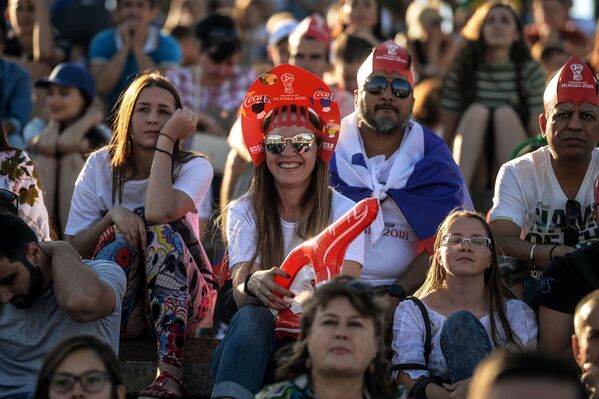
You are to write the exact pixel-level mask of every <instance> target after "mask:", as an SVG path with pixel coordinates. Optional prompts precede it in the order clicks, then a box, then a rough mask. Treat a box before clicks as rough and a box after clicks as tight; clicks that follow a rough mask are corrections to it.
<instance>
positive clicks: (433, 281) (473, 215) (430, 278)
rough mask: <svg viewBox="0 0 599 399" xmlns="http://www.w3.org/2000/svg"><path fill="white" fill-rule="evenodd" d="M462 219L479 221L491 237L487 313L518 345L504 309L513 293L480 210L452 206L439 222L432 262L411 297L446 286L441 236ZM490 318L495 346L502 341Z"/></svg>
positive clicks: (486, 283)
mask: <svg viewBox="0 0 599 399" xmlns="http://www.w3.org/2000/svg"><path fill="white" fill-rule="evenodd" d="M461 218H469V219H475V220H478V221H479V222H480V223H481V224H482V225H483V227H484V228H485V230H486V232H487V237H489V238H490V239H491V248H490V249H491V266H490V267H488V268H487V269H486V270H485V274H484V284H485V286H486V288H487V290H488V292H489V304H488V305H489V315H497V317H498V318H499V321H500V322H501V326H502V327H503V330H504V331H505V334H506V338H507V341H508V342H514V343H516V344H519V343H517V342H516V341H515V340H514V333H513V331H512V328H511V327H510V323H509V322H508V319H507V316H506V314H505V309H504V302H505V300H506V299H509V298H514V295H513V294H512V293H511V291H510V290H509V289H508V288H507V286H506V285H505V284H504V283H503V280H502V279H501V275H500V273H499V262H498V260H497V250H496V246H495V238H494V237H493V233H492V232H491V229H490V227H489V224H488V223H487V221H486V220H485V217H484V216H483V215H482V214H481V213H479V212H473V211H467V210H462V209H455V210H453V211H452V212H451V213H450V214H449V215H447V217H446V218H445V220H444V221H443V223H441V224H440V225H439V228H438V230H437V236H436V238H435V246H434V253H433V256H432V257H431V264H430V267H429V269H428V273H427V274H426V279H425V280H424V283H423V284H422V286H421V287H420V288H419V289H418V291H416V293H414V296H416V297H418V298H422V297H423V296H424V295H426V294H428V293H430V292H433V291H436V290H438V289H441V288H443V287H445V279H446V277H447V272H446V271H445V268H444V267H443V264H442V263H441V260H440V256H441V254H440V251H439V249H440V248H441V246H442V245H443V236H445V235H446V234H448V231H449V228H450V227H451V226H452V225H453V223H454V222H455V221H456V220H458V219H461ZM489 320H490V322H491V337H492V338H493V343H494V344H495V346H499V345H500V344H501V340H500V337H499V334H498V331H497V326H496V322H495V317H489Z"/></svg>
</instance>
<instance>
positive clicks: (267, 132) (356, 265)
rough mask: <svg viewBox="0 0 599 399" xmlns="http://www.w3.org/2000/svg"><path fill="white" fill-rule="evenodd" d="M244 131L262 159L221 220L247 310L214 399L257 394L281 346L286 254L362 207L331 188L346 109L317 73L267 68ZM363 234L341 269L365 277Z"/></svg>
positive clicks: (249, 102)
mask: <svg viewBox="0 0 599 399" xmlns="http://www.w3.org/2000/svg"><path fill="white" fill-rule="evenodd" d="M241 117H242V119H241V121H242V129H243V135H244V138H245V142H246V145H247V147H248V150H249V152H250V155H251V157H252V161H253V163H254V166H255V170H254V177H253V180H252V185H251V187H250V190H249V192H248V193H247V194H246V195H245V196H243V197H241V198H240V199H238V200H237V201H235V202H232V203H230V204H229V205H228V207H227V212H226V214H225V215H224V217H223V220H222V226H223V231H225V232H226V242H227V248H228V256H229V265H230V271H231V274H232V276H233V298H234V299H235V302H236V303H237V306H238V307H239V308H240V309H239V311H238V312H237V313H236V314H235V316H234V317H233V319H232V321H231V325H230V327H229V329H228V331H227V335H226V336H225V338H224V340H223V341H222V342H221V344H220V346H219V347H218V349H217V351H216V352H215V355H214V359H213V371H214V376H215V386H214V390H213V392H212V397H213V398H253V397H254V394H255V393H256V392H258V391H259V390H260V388H261V387H262V384H263V380H264V376H265V374H266V370H267V366H268V363H269V361H270V358H271V355H272V353H273V351H274V349H275V346H276V340H275V335H274V316H273V314H272V313H271V312H270V311H269V308H272V309H275V310H283V309H286V308H288V307H289V303H288V298H286V297H293V293H292V292H291V291H289V290H287V289H284V288H282V287H280V286H279V285H277V284H276V283H275V282H274V281H273V278H274V277H275V276H277V275H278V276H287V273H285V272H284V271H282V270H280V269H279V268H278V266H280V265H281V263H282V262H283V260H284V258H285V256H286V255H287V254H288V253H289V252H290V251H291V250H292V249H293V248H294V247H296V246H297V245H299V244H301V243H302V242H303V241H304V240H307V239H310V238H312V237H314V236H316V235H317V234H318V233H320V232H321V231H322V230H324V229H325V228H326V227H327V226H328V225H329V224H331V223H332V222H333V221H335V220H336V219H338V218H339V217H340V216H341V215H343V214H344V213H345V212H346V211H348V210H349V209H350V208H352V206H353V205H354V204H353V202H352V201H350V200H348V199H346V198H344V197H343V196H341V195H340V194H338V193H336V192H334V191H332V190H331V189H330V188H329V166H328V161H329V160H330V158H331V156H332V154H333V150H334V148H335V145H336V143H337V137H338V134H339V107H338V105H337V103H336V102H335V101H334V95H333V94H332V92H331V90H330V89H329V88H328V87H327V86H326V85H325V84H324V83H323V82H322V81H321V80H320V79H318V78H317V77H316V76H314V75H312V74H311V73H309V72H307V71H305V70H303V69H301V68H298V67H295V66H291V65H287V64H284V65H280V66H278V67H275V68H273V69H271V70H269V71H268V72H266V73H264V74H262V75H261V76H260V77H259V78H258V79H257V80H256V81H255V82H254V83H253V84H252V86H251V87H250V88H249V90H248V93H247V95H246V98H245V101H244V103H243V108H242V111H241ZM363 248H364V241H363V236H362V235H361V236H360V237H359V238H358V239H356V240H355V241H354V242H353V243H352V244H350V246H349V248H348V250H347V252H346V255H345V262H344V264H343V270H342V273H344V274H350V275H354V276H357V275H359V274H360V269H361V265H362V263H363Z"/></svg>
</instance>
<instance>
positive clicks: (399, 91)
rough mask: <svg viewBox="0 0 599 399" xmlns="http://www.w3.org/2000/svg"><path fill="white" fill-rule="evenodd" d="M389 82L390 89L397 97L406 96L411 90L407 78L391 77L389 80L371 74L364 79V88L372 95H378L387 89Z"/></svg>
mask: <svg viewBox="0 0 599 399" xmlns="http://www.w3.org/2000/svg"><path fill="white" fill-rule="evenodd" d="M389 82H391V91H392V92H393V94H395V95H396V96H397V97H399V98H407V97H408V96H409V95H410V93H411V92H412V86H411V85H410V82H408V81H407V80H403V79H393V80H391V81H389V80H388V79H387V78H385V77H383V76H371V77H369V78H368V79H366V83H364V89H365V90H366V91H367V92H368V93H370V94H372V95H373V96H378V95H380V94H382V93H383V92H384V91H385V90H386V89H387V86H388V85H389Z"/></svg>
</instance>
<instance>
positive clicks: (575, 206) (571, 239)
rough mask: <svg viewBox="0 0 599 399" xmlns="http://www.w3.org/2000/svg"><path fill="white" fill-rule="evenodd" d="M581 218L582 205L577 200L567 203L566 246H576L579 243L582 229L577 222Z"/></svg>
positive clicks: (564, 229) (564, 230)
mask: <svg viewBox="0 0 599 399" xmlns="http://www.w3.org/2000/svg"><path fill="white" fill-rule="evenodd" d="M579 216H580V203H579V202H578V201H575V200H568V201H566V223H565V224H564V227H563V229H562V231H563V232H564V245H569V246H574V245H576V244H578V242H579V235H580V229H579V228H578V225H577V224H576V220H577V219H578V217H579Z"/></svg>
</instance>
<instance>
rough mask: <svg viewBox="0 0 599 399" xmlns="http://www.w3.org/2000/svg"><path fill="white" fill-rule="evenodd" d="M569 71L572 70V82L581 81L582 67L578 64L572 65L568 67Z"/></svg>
mask: <svg viewBox="0 0 599 399" xmlns="http://www.w3.org/2000/svg"><path fill="white" fill-rule="evenodd" d="M570 69H571V70H572V73H573V74H574V75H573V76H572V79H574V80H577V81H578V80H582V74H581V72H582V65H580V64H572V65H570Z"/></svg>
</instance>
